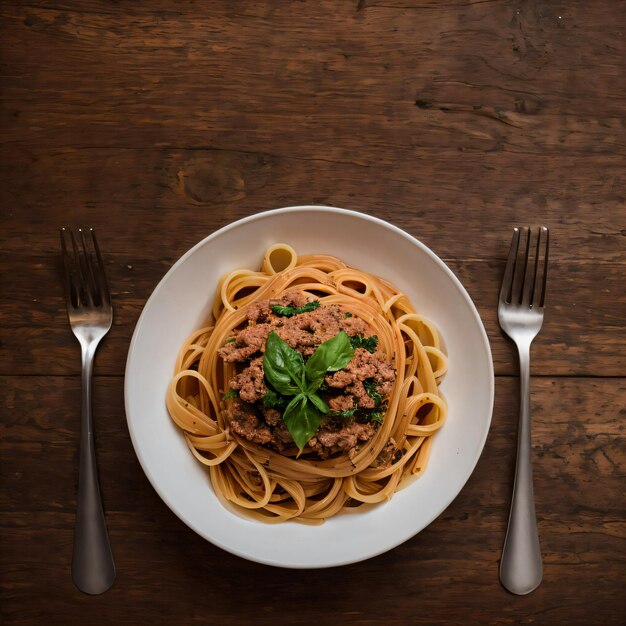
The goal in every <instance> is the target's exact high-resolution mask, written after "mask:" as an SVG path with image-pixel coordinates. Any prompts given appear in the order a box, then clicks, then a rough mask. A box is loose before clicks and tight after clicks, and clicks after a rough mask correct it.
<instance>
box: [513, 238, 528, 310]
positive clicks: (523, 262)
mask: <svg viewBox="0 0 626 626" xmlns="http://www.w3.org/2000/svg"><path fill="white" fill-rule="evenodd" d="M529 247H530V229H529V228H528V226H524V227H523V228H520V245H519V248H518V251H517V258H516V259H515V270H514V272H513V287H512V288H511V302H513V303H515V304H520V303H521V301H522V295H523V291H524V276H525V275H526V266H527V264H528V249H529Z"/></svg>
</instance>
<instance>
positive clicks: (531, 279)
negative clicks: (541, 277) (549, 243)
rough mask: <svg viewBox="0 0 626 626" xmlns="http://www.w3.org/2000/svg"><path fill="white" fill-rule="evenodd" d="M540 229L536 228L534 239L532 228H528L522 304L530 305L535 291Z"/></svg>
mask: <svg viewBox="0 0 626 626" xmlns="http://www.w3.org/2000/svg"><path fill="white" fill-rule="evenodd" d="M540 236H541V231H540V230H539V229H537V238H536V239H535V236H534V233H533V230H532V229H529V230H528V253H527V255H526V272H525V274H524V291H523V294H522V304H524V305H526V306H531V305H532V304H533V295H534V293H535V283H536V282H537V268H538V266H539V244H540Z"/></svg>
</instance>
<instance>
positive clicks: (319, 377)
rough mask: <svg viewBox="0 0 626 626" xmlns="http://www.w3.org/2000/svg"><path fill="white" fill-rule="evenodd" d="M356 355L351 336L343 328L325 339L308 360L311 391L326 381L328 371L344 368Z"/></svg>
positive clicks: (307, 366)
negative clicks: (351, 343)
mask: <svg viewBox="0 0 626 626" xmlns="http://www.w3.org/2000/svg"><path fill="white" fill-rule="evenodd" d="M353 356H354V348H353V347H352V346H351V345H350V338H349V337H348V335H346V333H345V332H344V331H343V330H342V331H339V333H337V334H336V335H335V336H334V337H332V338H331V339H329V340H328V341H325V342H324V343H323V344H321V345H320V346H319V348H318V349H317V350H316V351H315V352H314V353H313V356H312V357H311V358H310V359H309V360H308V361H307V362H306V366H305V373H306V380H307V384H308V387H307V389H308V391H309V392H310V393H312V392H314V391H317V389H319V387H320V385H321V384H322V382H323V381H324V376H326V372H334V371H337V370H340V369H342V368H344V367H345V366H346V365H348V363H350V361H351V360H352V357H353Z"/></svg>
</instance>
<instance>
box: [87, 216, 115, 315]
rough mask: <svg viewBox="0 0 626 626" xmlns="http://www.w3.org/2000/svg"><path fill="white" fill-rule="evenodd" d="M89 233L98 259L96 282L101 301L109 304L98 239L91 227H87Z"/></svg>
mask: <svg viewBox="0 0 626 626" xmlns="http://www.w3.org/2000/svg"><path fill="white" fill-rule="evenodd" d="M89 232H90V233H91V242H92V243H93V248H94V250H95V251H96V259H97V260H98V272H97V277H98V278H97V282H99V283H100V294H101V296H102V302H103V303H104V304H106V305H107V306H108V305H110V304H111V293H110V292H109V283H108V281H107V275H106V272H105V270H104V261H103V260H102V255H101V254H100V248H99V246H98V240H97V239H96V233H95V232H94V230H93V228H90V229H89Z"/></svg>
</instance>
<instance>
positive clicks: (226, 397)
mask: <svg viewBox="0 0 626 626" xmlns="http://www.w3.org/2000/svg"><path fill="white" fill-rule="evenodd" d="M238 397H239V392H238V391H237V390H236V389H229V390H228V391H227V392H226V393H225V394H224V395H223V396H222V400H230V399H231V398H238Z"/></svg>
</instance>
